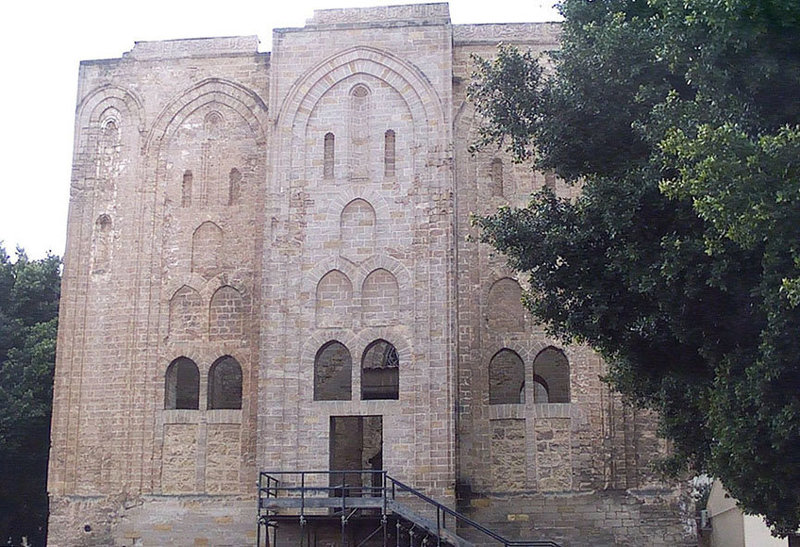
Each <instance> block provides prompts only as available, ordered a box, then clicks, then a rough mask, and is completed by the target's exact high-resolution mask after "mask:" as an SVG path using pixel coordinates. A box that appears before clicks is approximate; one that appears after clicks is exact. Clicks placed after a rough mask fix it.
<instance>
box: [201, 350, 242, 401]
mask: <svg viewBox="0 0 800 547" xmlns="http://www.w3.org/2000/svg"><path fill="white" fill-rule="evenodd" d="M208 408H209V409H215V408H228V409H238V408H242V367H241V365H239V362H238V361H237V360H236V359H234V358H233V357H231V356H230V355H226V356H225V357H220V358H219V359H217V360H216V361H215V362H214V364H213V365H211V368H210V369H209V371H208Z"/></svg>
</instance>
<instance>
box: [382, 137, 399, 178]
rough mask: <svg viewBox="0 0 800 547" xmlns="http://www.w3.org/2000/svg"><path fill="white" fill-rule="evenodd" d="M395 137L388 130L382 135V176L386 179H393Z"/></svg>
mask: <svg viewBox="0 0 800 547" xmlns="http://www.w3.org/2000/svg"><path fill="white" fill-rule="evenodd" d="M395 142H396V141H395V135H394V131H392V130H391V129H389V130H388V131H387V132H386V133H385V134H384V135H383V174H384V176H386V177H393V176H394V172H395V171H394V170H395V157H396V156H395V153H396V151H395Z"/></svg>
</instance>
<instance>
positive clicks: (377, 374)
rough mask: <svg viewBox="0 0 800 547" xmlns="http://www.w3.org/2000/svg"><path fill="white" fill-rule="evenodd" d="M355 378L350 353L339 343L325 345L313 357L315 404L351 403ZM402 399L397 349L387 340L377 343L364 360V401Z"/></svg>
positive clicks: (365, 351) (362, 379)
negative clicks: (322, 402) (319, 402)
mask: <svg viewBox="0 0 800 547" xmlns="http://www.w3.org/2000/svg"><path fill="white" fill-rule="evenodd" d="M352 375H353V360H352V357H351V354H350V350H348V349H347V347H346V346H345V345H344V344H342V343H341V342H338V341H336V340H331V341H330V342H326V343H325V344H324V345H323V346H322V347H321V348H320V349H319V351H317V355H316V356H315V357H314V400H315V401H349V400H350V399H351V398H352ZM399 396H400V360H399V358H398V356H397V349H396V348H395V347H394V345H392V344H391V343H389V342H387V341H386V340H375V341H374V342H372V343H371V344H369V345H368V346H367V348H366V349H365V350H364V354H363V355H362V356H361V399H362V400H365V401H367V400H375V399H398V398H399Z"/></svg>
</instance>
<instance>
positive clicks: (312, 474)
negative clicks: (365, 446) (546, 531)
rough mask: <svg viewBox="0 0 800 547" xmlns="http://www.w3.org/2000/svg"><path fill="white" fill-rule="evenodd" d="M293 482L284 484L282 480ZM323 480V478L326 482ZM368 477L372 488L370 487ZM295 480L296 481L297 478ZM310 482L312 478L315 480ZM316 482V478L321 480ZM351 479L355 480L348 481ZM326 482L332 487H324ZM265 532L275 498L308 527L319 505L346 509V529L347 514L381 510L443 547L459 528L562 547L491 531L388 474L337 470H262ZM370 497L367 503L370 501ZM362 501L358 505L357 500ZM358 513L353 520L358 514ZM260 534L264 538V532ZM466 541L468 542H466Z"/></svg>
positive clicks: (509, 544) (536, 546)
mask: <svg viewBox="0 0 800 547" xmlns="http://www.w3.org/2000/svg"><path fill="white" fill-rule="evenodd" d="M278 477H280V478H283V479H287V480H284V482H283V483H281V481H280V480H279V478H278ZM319 478H322V480H321V481H320V480H319ZM365 478H367V479H368V480H367V481H366V482H367V483H368V484H367V485H365V484H364V482H365V480H364V479H365ZM291 479H295V480H291ZM309 479H310V480H309ZM315 479H316V480H315ZM348 479H350V480H348ZM320 482H323V483H327V485H322V484H319V483H320ZM258 490H259V496H258V497H259V502H258V507H259V523H260V525H259V532H260V526H261V525H262V524H267V519H268V517H269V514H270V509H268V508H269V507H271V503H270V500H271V499H274V498H282V497H283V498H294V500H298V498H299V500H298V501H295V503H294V504H293V505H292V507H295V508H297V509H299V511H300V515H299V517H300V523H301V525H302V524H304V523H305V517H306V510H307V509H308V508H309V507H311V506H313V507H321V506H324V507H328V508H334V509H337V510H339V511H341V519H342V527H344V526H345V524H346V522H347V520H348V519H349V516H346V515H347V510H348V509H351V510H352V511H353V512H355V511H356V510H358V509H365V508H379V509H380V510H381V516H382V517H383V520H384V522H385V516H386V515H387V514H388V513H395V514H396V515H397V516H398V517H400V518H402V519H404V520H408V521H410V522H414V523H415V524H417V525H421V526H422V527H424V528H426V529H429V528H433V527H435V529H434V530H429V532H431V533H432V534H434V535H435V536H436V539H437V545H442V541H443V540H444V541H445V542H448V543H450V542H453V539H455V540H456V542H457V541H458V540H461V537H460V534H459V530H461V531H462V532H463V531H466V530H469V531H470V532H472V534H475V535H478V536H482V541H494V542H495V543H497V544H500V545H502V546H503V547H559V546H558V544H557V543H555V542H553V541H550V540H524V541H523V540H510V539H506V538H504V537H503V536H501V535H500V534H497V533H496V532H494V531H492V530H490V529H489V528H486V527H485V526H483V525H482V524H480V523H478V522H476V521H474V520H472V519H470V518H469V517H466V516H464V515H462V514H461V513H458V512H457V511H455V510H453V509H451V508H449V507H447V506H446V505H443V504H442V503H439V502H438V501H436V500H434V499H432V498H430V497H429V496H426V495H425V494H423V493H422V492H420V491H419V490H416V489H415V488H413V487H411V486H409V485H407V484H405V483H403V482H401V481H399V480H397V479H395V478H393V477H391V476H389V475H388V474H387V473H386V471H384V470H369V469H365V470H335V471H270V472H265V471H262V472H261V473H260V474H259V481H258ZM398 495H406V496H409V497H410V499H413V500H417V502H418V503H421V504H423V505H424V506H426V507H427V508H429V509H434V510H435V512H436V517H435V521H434V520H433V519H431V521H430V522H423V520H425V519H423V518H421V517H419V516H417V515H415V514H414V511H413V509H412V510H409V508H407V507H404V504H405V501H400V500H398ZM315 498H316V499H319V498H328V499H329V501H326V502H325V503H324V504H322V505H320V504H317V503H310V501H309V500H311V499H315ZM364 498H366V499H364ZM359 499H360V501H359V502H358V503H357V502H356V500H359ZM352 514H353V513H352V512H351V514H350V516H352ZM259 535H260V534H259ZM461 541H465V542H466V540H461Z"/></svg>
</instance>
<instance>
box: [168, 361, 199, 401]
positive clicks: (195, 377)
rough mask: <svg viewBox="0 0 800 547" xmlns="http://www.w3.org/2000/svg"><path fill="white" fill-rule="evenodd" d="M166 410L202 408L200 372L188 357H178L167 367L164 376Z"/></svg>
mask: <svg viewBox="0 0 800 547" xmlns="http://www.w3.org/2000/svg"><path fill="white" fill-rule="evenodd" d="M164 408H165V409H176V410H181V409H183V410H198V409H199V408H200V370H199V369H198V368H197V364H195V362H194V361H192V360H191V359H189V358H188V357H178V358H177V359H175V360H174V361H172V363H170V364H169V366H168V367H167V371H166V374H165V375H164Z"/></svg>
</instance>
